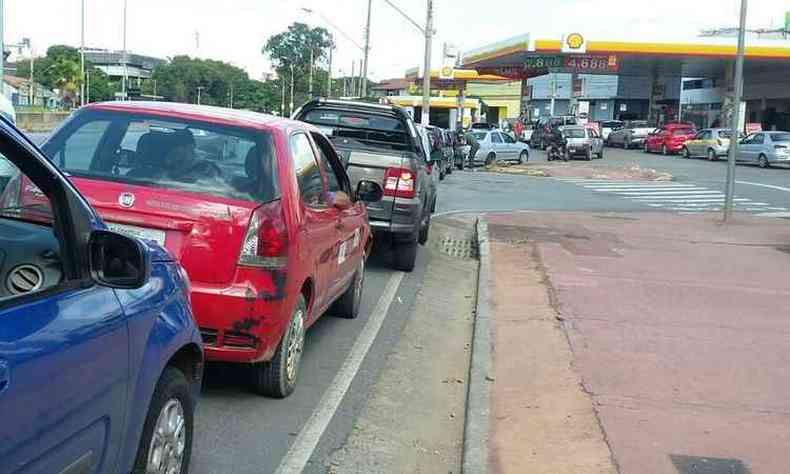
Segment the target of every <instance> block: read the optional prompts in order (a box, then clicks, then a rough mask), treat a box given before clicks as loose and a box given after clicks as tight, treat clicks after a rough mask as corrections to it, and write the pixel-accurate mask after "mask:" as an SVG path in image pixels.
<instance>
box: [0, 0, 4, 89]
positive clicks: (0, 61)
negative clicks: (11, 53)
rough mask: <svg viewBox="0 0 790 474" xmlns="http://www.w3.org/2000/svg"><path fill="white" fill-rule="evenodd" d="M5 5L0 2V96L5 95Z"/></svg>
mask: <svg viewBox="0 0 790 474" xmlns="http://www.w3.org/2000/svg"><path fill="white" fill-rule="evenodd" d="M4 24H5V5H4V4H3V0H0V94H3V95H5V42H4V40H3V38H5V28H4Z"/></svg>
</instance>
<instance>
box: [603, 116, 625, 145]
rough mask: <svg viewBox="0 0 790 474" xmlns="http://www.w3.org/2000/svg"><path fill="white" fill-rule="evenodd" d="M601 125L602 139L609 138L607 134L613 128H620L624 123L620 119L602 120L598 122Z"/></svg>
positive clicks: (613, 129)
mask: <svg viewBox="0 0 790 474" xmlns="http://www.w3.org/2000/svg"><path fill="white" fill-rule="evenodd" d="M600 125H601V138H603V140H604V141H606V140H608V139H609V134H610V133H612V132H613V131H615V130H620V129H621V128H623V126H624V125H625V122H623V121H621V120H604V121H602V122H601V123H600Z"/></svg>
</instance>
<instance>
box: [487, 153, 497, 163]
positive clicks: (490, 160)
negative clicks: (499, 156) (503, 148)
mask: <svg viewBox="0 0 790 474" xmlns="http://www.w3.org/2000/svg"><path fill="white" fill-rule="evenodd" d="M495 161H496V154H494V153H489V154H488V156H486V166H490V165H492V164H494V162H495Z"/></svg>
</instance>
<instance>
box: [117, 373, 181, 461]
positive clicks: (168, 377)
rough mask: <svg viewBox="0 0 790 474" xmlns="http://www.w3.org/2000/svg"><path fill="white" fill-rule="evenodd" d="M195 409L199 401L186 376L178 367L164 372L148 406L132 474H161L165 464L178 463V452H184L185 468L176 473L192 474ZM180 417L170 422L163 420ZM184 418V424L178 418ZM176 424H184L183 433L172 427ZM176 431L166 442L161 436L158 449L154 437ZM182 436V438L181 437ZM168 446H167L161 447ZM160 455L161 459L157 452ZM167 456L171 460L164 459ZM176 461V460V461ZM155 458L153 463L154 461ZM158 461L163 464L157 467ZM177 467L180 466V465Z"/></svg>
mask: <svg viewBox="0 0 790 474" xmlns="http://www.w3.org/2000/svg"><path fill="white" fill-rule="evenodd" d="M194 408H195V401H194V400H193V399H192V394H191V390H190V386H189V382H188V381H187V378H186V376H185V375H184V373H183V372H181V371H180V370H178V369H176V368H175V367H165V370H164V372H162V375H161V376H160V377H159V381H158V382H157V383H156V388H155V389H154V394H153V396H152V397H151V404H150V405H149V406H148V414H147V415H146V418H145V423H144V424H143V434H142V436H141V437H140V446H139V448H138V449H137V457H136V458H135V462H134V469H133V470H132V473H134V474H143V473H146V472H158V471H159V470H161V466H162V464H161V463H162V462H176V459H177V458H178V453H177V452H178V451H179V450H180V451H181V455H180V462H181V468H180V469H177V470H176V471H175V472H178V473H180V474H184V473H186V472H188V471H189V459H190V457H191V455H192V435H193V430H194ZM163 416H165V417H168V418H170V417H176V418H175V419H173V418H170V419H169V420H166V419H163V418H162V417H163ZM178 417H180V418H181V420H178V419H177V418H178ZM173 421H180V422H182V424H181V430H178V428H172V427H171V426H169V425H170V424H171V423H172V422H173ZM171 429H172V431H174V432H173V433H169V432H168V433H167V436H166V438H168V439H166V440H163V439H162V438H165V437H160V436H158V437H157V438H158V441H159V443H160V444H159V445H158V446H154V445H153V444H154V433H155V430H156V432H159V434H160V435H161V432H162V431H163V430H164V431H166V432H167V431H169V430H171ZM179 433H180V434H179ZM162 442H164V445H162V444H161V443H162ZM153 450H157V451H158V452H159V455H158V456H157V455H156V453H155V451H153ZM163 455H164V456H167V458H168V459H165V458H163V457H162V456H163ZM173 456H175V457H176V459H174V458H173ZM152 458H153V459H152ZM157 460H158V461H159V463H157ZM152 463H153V464H154V466H151V467H155V466H159V469H151V470H149V469H148V468H149V464H152ZM171 466H172V464H171ZM176 466H177V464H176ZM168 472H169V471H168Z"/></svg>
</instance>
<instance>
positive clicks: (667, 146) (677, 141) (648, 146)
mask: <svg viewBox="0 0 790 474" xmlns="http://www.w3.org/2000/svg"><path fill="white" fill-rule="evenodd" d="M696 134H697V131H696V130H695V129H694V125H693V124H690V123H682V122H675V123H667V124H664V125H663V126H661V128H659V129H657V130H656V131H655V132H653V133H651V134H650V135H648V136H647V138H646V139H645V153H649V152H652V153H662V154H664V155H668V154H670V153H679V152H680V150H682V149H683V144H685V143H686V142H687V141H688V140H691V139H692V138H694V136H695V135H696Z"/></svg>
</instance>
